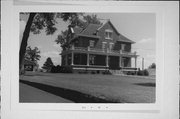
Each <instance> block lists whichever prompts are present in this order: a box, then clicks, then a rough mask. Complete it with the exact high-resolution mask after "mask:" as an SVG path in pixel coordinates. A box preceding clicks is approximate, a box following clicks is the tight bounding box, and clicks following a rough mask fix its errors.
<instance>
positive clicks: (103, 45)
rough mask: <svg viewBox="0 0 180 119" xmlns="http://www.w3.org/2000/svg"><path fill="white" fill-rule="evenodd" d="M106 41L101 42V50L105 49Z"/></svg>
mask: <svg viewBox="0 0 180 119" xmlns="http://www.w3.org/2000/svg"><path fill="white" fill-rule="evenodd" d="M106 44H107V42H102V50H105V48H106Z"/></svg>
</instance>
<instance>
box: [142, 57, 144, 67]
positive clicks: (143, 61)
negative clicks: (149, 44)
mask: <svg viewBox="0 0 180 119" xmlns="http://www.w3.org/2000/svg"><path fill="white" fill-rule="evenodd" d="M142 70H144V58H142Z"/></svg>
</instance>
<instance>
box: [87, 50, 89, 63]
mask: <svg viewBox="0 0 180 119" xmlns="http://www.w3.org/2000/svg"><path fill="white" fill-rule="evenodd" d="M87 66H89V53H88V54H87Z"/></svg>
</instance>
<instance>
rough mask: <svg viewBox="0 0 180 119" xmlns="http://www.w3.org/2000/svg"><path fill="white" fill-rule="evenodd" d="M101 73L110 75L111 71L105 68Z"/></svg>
mask: <svg viewBox="0 0 180 119" xmlns="http://www.w3.org/2000/svg"><path fill="white" fill-rule="evenodd" d="M102 74H108V75H111V74H112V73H111V72H110V71H109V70H106V71H104V72H102Z"/></svg>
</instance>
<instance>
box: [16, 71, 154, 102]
mask: <svg viewBox="0 0 180 119" xmlns="http://www.w3.org/2000/svg"><path fill="white" fill-rule="evenodd" d="M20 102H52V103H55V102H77V103H88V102H89V103H103V102H104V103H105V102H115V103H117V102H121V103H154V102H155V79H151V78H139V77H132V76H131V77H128V76H115V75H102V74H61V73H57V74H53V73H32V72H31V73H29V72H28V73H27V74H26V75H25V76H21V77H20Z"/></svg>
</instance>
